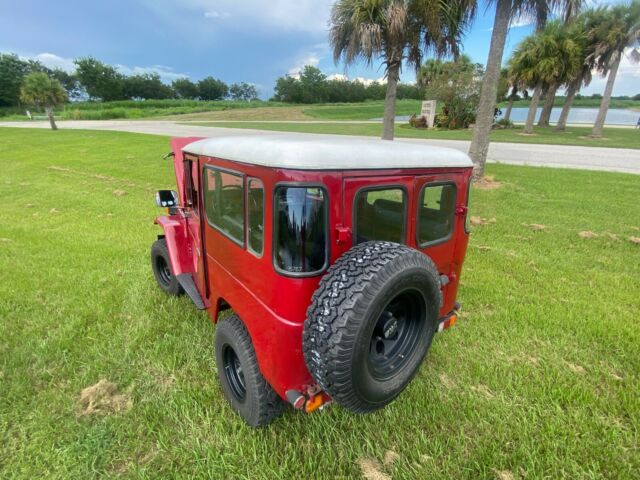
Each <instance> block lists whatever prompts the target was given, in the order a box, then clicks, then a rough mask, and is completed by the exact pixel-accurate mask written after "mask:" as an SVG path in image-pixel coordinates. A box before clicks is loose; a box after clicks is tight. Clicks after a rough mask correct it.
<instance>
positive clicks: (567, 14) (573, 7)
mask: <svg viewBox="0 0 640 480" xmlns="http://www.w3.org/2000/svg"><path fill="white" fill-rule="evenodd" d="M582 5H583V0H569V1H567V2H566V4H565V5H564V12H563V18H562V23H563V24H564V25H569V24H570V23H571V22H573V20H575V19H576V17H577V16H578V14H579V13H580V10H581V9H582ZM540 21H541V19H539V22H540ZM546 21H547V17H546V16H545V18H544V24H541V23H538V25H539V26H540V30H541V29H542V27H543V26H544V25H546ZM558 88H560V84H559V83H552V84H550V85H549V86H548V88H547V89H546V90H545V91H544V105H543V106H542V111H541V112H540V119H539V120H538V126H539V127H548V126H549V120H550V119H551V112H552V110H553V105H554V103H555V99H556V93H557V91H558Z"/></svg>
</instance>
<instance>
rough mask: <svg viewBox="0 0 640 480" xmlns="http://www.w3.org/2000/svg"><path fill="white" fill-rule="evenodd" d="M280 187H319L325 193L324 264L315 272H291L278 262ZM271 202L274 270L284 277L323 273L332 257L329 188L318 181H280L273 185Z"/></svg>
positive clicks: (272, 261) (309, 275)
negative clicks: (277, 199)
mask: <svg viewBox="0 0 640 480" xmlns="http://www.w3.org/2000/svg"><path fill="white" fill-rule="evenodd" d="M280 188H319V189H320V190H322V193H323V195H324V203H325V209H324V224H325V236H324V237H325V241H324V243H325V245H324V263H323V264H322V267H321V268H320V269H319V270H317V271H314V272H289V271H287V270H283V269H282V268H280V267H279V266H278V264H277V262H276V253H277V252H276V247H277V242H276V238H277V235H278V229H277V223H278V219H277V217H276V213H277V210H278V209H277V203H276V196H277V194H278V190H279V189H280ZM271 202H272V208H271V264H272V265H273V268H274V270H275V271H276V273H278V274H279V275H282V276H284V277H291V278H306V277H317V276H319V275H322V274H323V273H324V272H325V271H326V270H327V268H329V259H330V257H331V252H330V249H331V239H330V238H329V237H330V235H331V230H330V228H329V208H330V206H331V202H330V200H329V192H328V190H327V188H326V187H325V186H324V185H323V184H321V183H316V182H278V183H276V184H275V185H274V187H273V193H272V195H271Z"/></svg>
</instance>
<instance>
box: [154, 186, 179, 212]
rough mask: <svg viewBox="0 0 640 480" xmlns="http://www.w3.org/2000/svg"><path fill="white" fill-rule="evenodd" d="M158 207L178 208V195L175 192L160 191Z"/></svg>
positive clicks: (157, 197) (157, 201) (157, 199)
mask: <svg viewBox="0 0 640 480" xmlns="http://www.w3.org/2000/svg"><path fill="white" fill-rule="evenodd" d="M156 205H157V206H159V207H165V208H166V207H177V206H178V194H177V193H176V192H175V191H174V190H159V191H158V192H157V193H156Z"/></svg>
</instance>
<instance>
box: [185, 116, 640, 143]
mask: <svg viewBox="0 0 640 480" xmlns="http://www.w3.org/2000/svg"><path fill="white" fill-rule="evenodd" d="M193 124H194V123H191V125H193ZM195 125H202V126H207V127H225V128H249V129H255V130H270V131H277V132H302V133H326V134H337V135H365V136H379V135H381V134H382V124H378V123H348V124H347V123H314V122H305V123H286V122H285V123H281V122H278V123H266V122H265V123H262V122H228V123H227V122H210V123H207V122H197V123H195ZM523 128H524V127H522V126H516V127H514V128H510V129H504V130H494V131H493V132H492V133H491V141H492V142H511V143H532V144H548V145H549V144H550V145H579V146H585V147H611V148H640V132H639V131H638V130H635V129H631V128H615V127H614V128H605V129H604V138H600V139H596V138H589V135H590V134H591V127H567V130H566V131H565V132H556V131H555V130H554V127H544V128H542V127H536V128H535V130H534V134H533V135H525V134H523V133H522V130H523ZM472 133H473V132H472V130H469V129H466V130H440V129H417V128H413V127H411V126H410V125H409V124H407V123H399V124H396V135H397V136H398V137H400V138H423V139H439V140H471V137H472Z"/></svg>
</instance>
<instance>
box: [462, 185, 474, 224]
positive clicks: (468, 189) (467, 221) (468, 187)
mask: <svg viewBox="0 0 640 480" xmlns="http://www.w3.org/2000/svg"><path fill="white" fill-rule="evenodd" d="M472 183H473V178H470V179H469V185H467V198H466V199H465V205H466V207H467V211H466V212H465V217H464V233H466V234H467V235H469V234H471V217H470V216H469V215H471V212H470V211H469V200H470V199H471V184H472Z"/></svg>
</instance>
